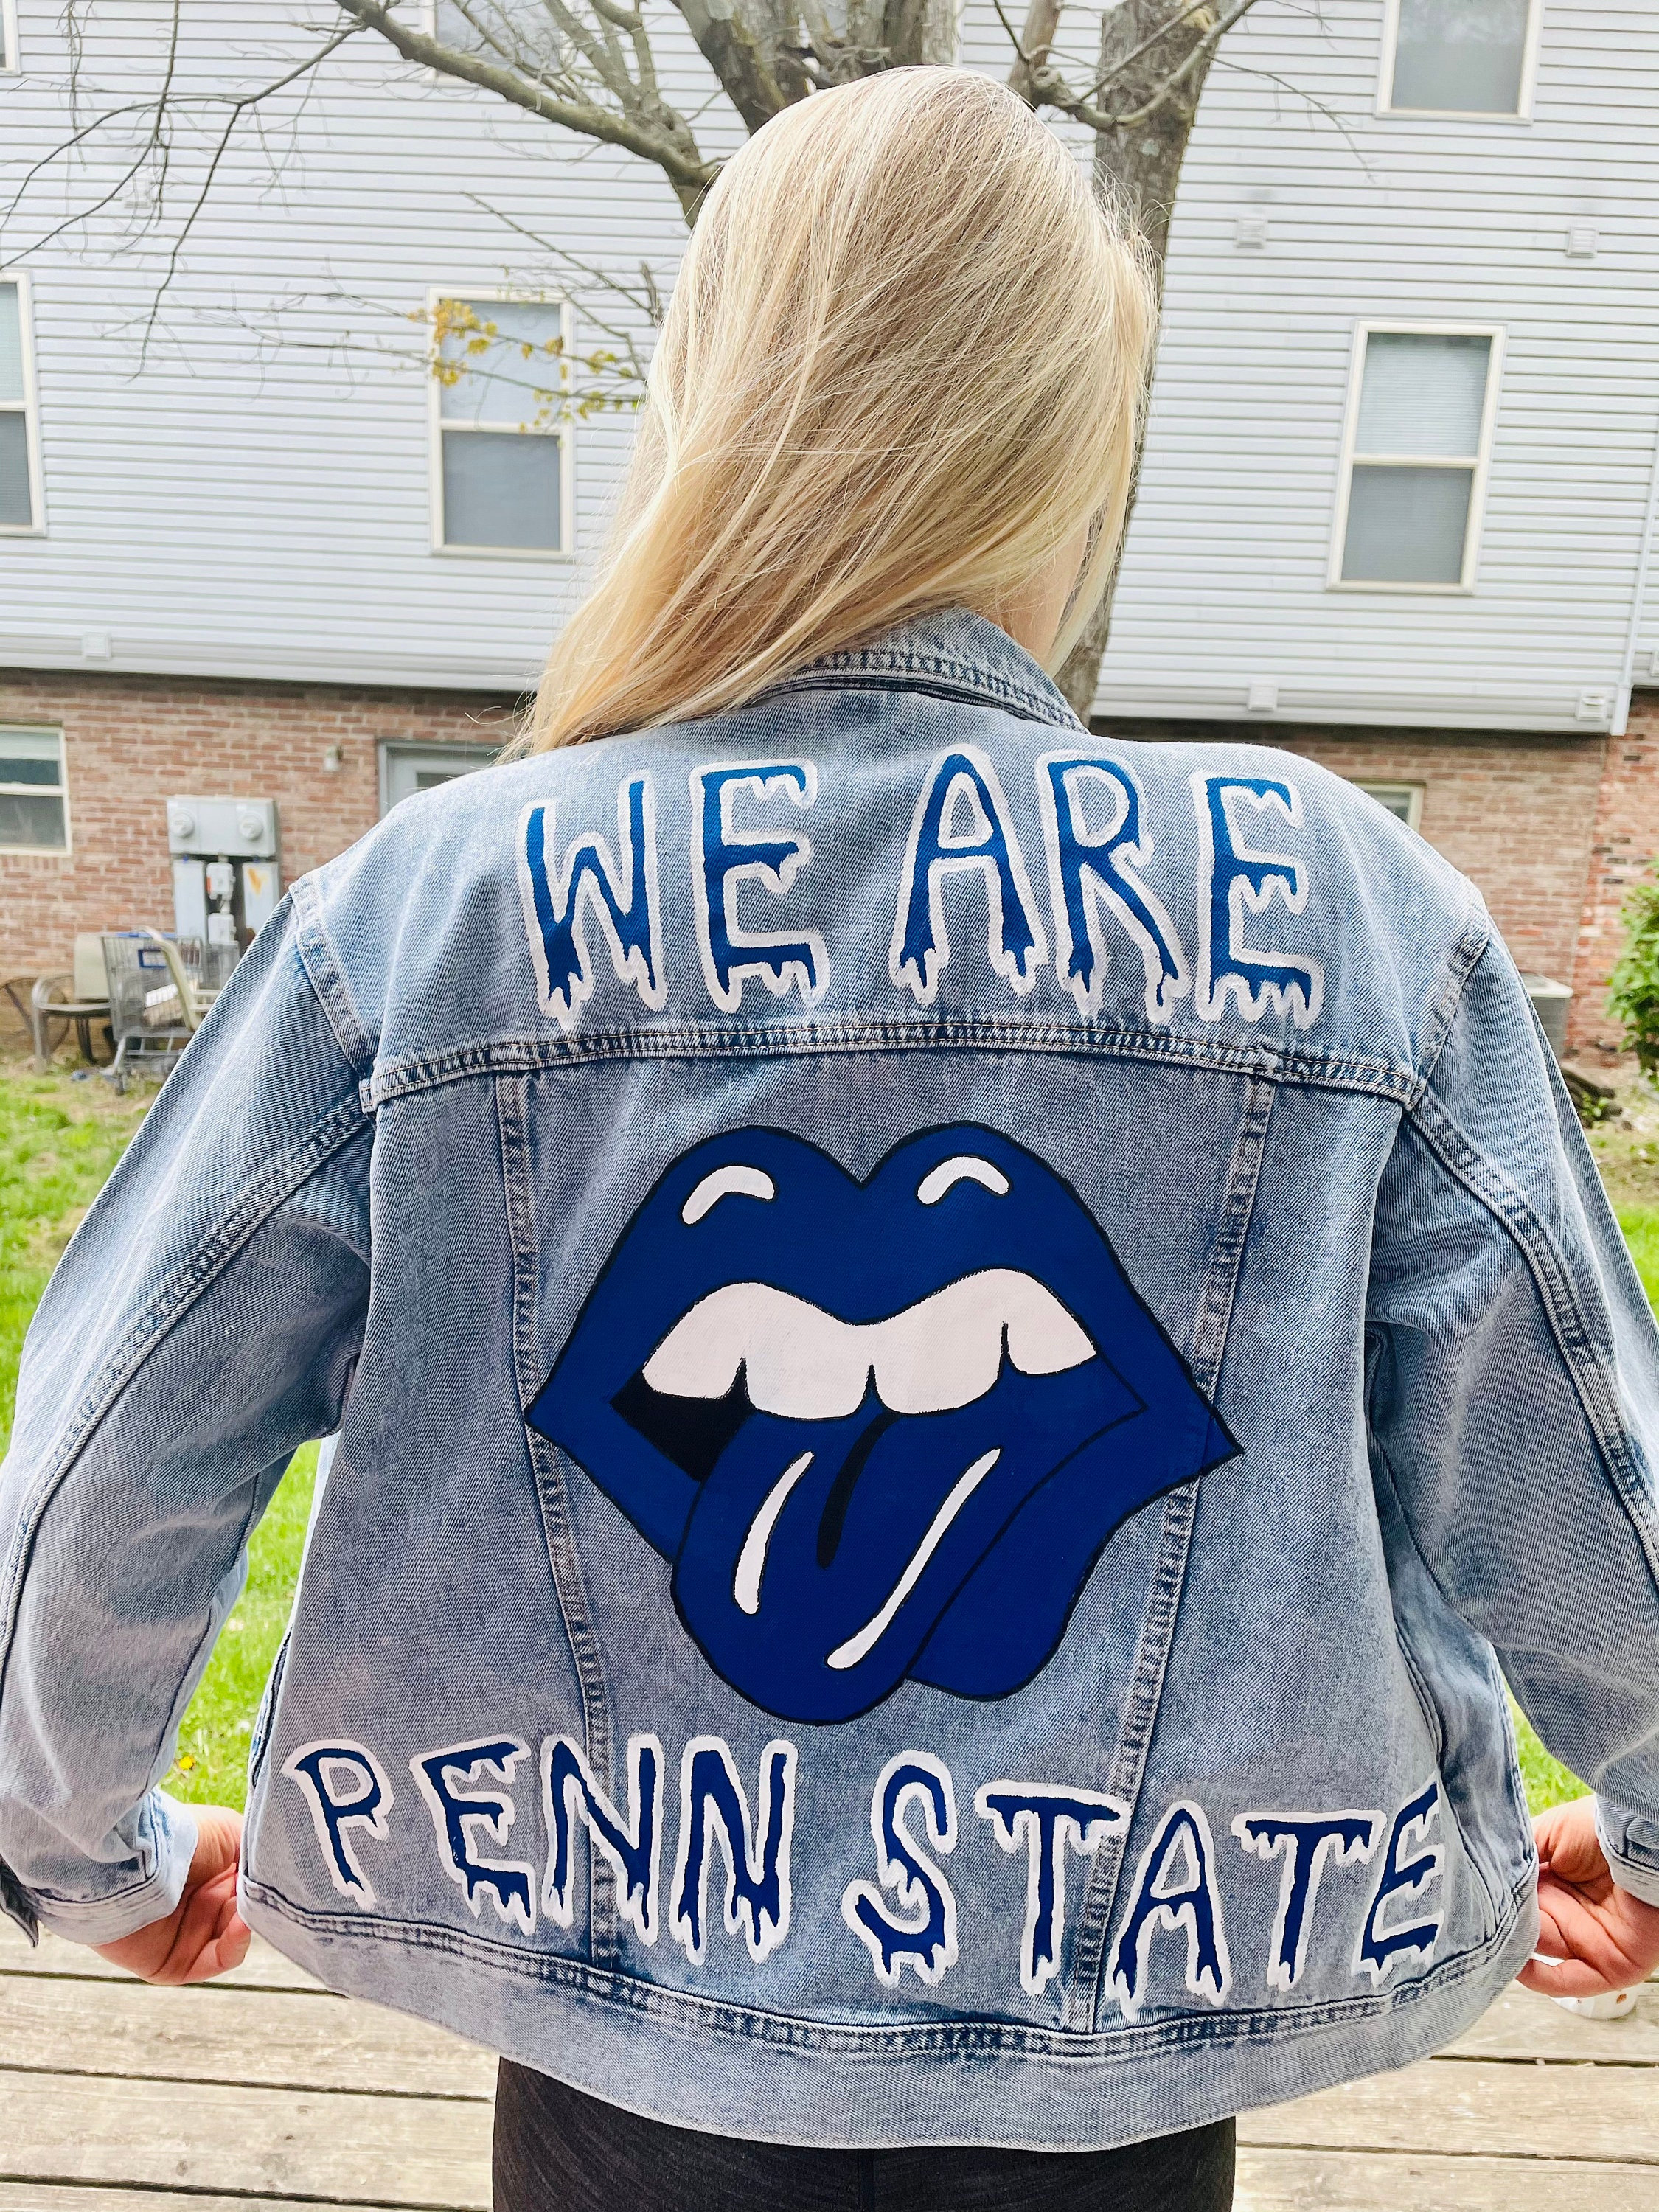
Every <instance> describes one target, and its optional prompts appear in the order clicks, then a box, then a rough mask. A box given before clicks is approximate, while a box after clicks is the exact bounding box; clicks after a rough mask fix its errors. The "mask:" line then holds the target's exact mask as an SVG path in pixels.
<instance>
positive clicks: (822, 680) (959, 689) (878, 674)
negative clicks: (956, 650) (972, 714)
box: [754, 663, 1089, 738]
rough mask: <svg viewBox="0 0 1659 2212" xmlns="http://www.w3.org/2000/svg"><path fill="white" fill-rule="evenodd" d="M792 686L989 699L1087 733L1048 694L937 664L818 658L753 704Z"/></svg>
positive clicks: (981, 702) (977, 702)
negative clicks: (860, 664) (874, 664)
mask: <svg viewBox="0 0 1659 2212" xmlns="http://www.w3.org/2000/svg"><path fill="white" fill-rule="evenodd" d="M919 679H920V680H919ZM930 679H931V680H930ZM792 691H910V692H921V694H923V695H924V696H927V697H931V698H935V699H948V700H949V701H950V702H951V704H952V705H958V704H961V703H963V702H966V703H968V704H969V705H972V706H981V707H982V706H985V705H987V704H990V705H994V706H995V707H997V708H1000V709H1001V710H1002V711H1003V712H1004V713H1008V714H1019V715H1020V716H1021V717H1022V718H1023V719H1024V720H1026V721H1031V722H1041V723H1042V724H1043V726H1045V727H1046V728H1048V729H1056V730H1075V731H1076V732H1078V734H1079V737H1085V738H1086V737H1087V736H1088V734H1089V732H1087V730H1086V729H1085V727H1084V726H1083V724H1082V723H1081V722H1080V721H1079V720H1078V718H1077V716H1076V715H1075V714H1073V712H1072V711H1071V709H1070V708H1069V707H1067V708H1065V709H1064V711H1063V712H1059V713H1057V712H1056V711H1055V709H1054V706H1053V704H1052V703H1051V702H1049V701H1048V700H1047V699H1044V698H1042V697H1041V696H1039V695H1038V694H1036V692H1032V691H1025V690H1021V689H1020V687H1019V686H1018V684H1007V683H1005V682H1003V681H1002V680H1001V679H1000V678H996V677H988V678H982V679H981V680H978V681H976V680H975V675H974V672H973V671H970V670H969V671H960V672H955V671H951V670H949V669H947V668H945V666H943V665H939V664H934V665H933V667H932V668H930V669H928V670H926V671H923V670H920V669H917V670H908V669H896V670H892V671H887V670H883V669H878V668H870V669H863V670H854V669H850V668H849V669H846V670H844V671H837V670H836V668H835V666H834V665H833V664H831V663H822V664H820V665H819V666H818V667H817V668H815V669H812V670H810V671H809V670H803V671H802V672H801V673H800V675H799V676H791V677H787V678H785V680H784V681H783V682H782V683H781V684H775V685H774V686H773V687H772V689H771V690H769V691H767V692H764V693H763V694H762V696H761V697H760V698H759V699H757V700H756V701H755V702H754V704H755V705H756V706H760V705H762V704H763V703H764V702H765V701H767V700H770V699H775V698H777V697H779V696H781V695H783V694H787V693H788V692H792Z"/></svg>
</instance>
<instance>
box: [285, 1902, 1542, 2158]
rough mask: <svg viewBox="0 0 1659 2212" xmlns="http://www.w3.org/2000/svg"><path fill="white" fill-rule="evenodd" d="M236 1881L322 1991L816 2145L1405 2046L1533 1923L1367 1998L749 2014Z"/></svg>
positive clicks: (1446, 2023) (1501, 1966)
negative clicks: (1036, 2020)
mask: <svg viewBox="0 0 1659 2212" xmlns="http://www.w3.org/2000/svg"><path fill="white" fill-rule="evenodd" d="M243 1895H244V1899H245V1908H246V1917H247V1918H248V1920H249V1923H250V1924H251V1925H252V1926H253V1927H254V1928H255V1929H258V1932H259V1933H260V1934H262V1935H263V1936H265V1937H266V1938H267V1940H268V1941H270V1942H272V1943H273V1944H274V1945H275V1946H276V1948H277V1949H279V1950H280V1951H282V1952H283V1953H284V1954H285V1955H286V1956H288V1957H289V1958H290V1959H292V1960H295V1962H296V1963H297V1964H299V1965H301V1966H305V1967H307V1968H308V1969H309V1970H310V1972H313V1973H314V1974H316V1975H317V1976H318V1977H319V1979H320V1980H322V1981H324V1982H325V1983H326V1984H328V1985H329V1986H330V1987H331V1988H333V1989H337V1990H341V1991H343V1992H344V1993H345V1994H347V1995H350V1996H362V1997H368V1998H369V1999H372V2000H373V2001H374V2002H376V2003H380V2004H385V2005H389V2006H391V2007H392V2008H393V2009H395V2010H398V2011H401V2012H405V2013H411V2014H413V2015H416V2017H420V2018H424V2019H428V2020H432V2021H437V2022H439V2023H440V2024H441V2025H442V2026H444V2027H448V2028H450V2029H451V2030H453V2032H454V2033H458V2034H459V2035H463V2036H465V2037H467V2038H469V2039H471V2041H473V2042H475V2043H477V2044H481V2045H484V2046H485V2047H486V2048H488V2049H490V2050H494V2051H499V2052H501V2054H502V2055H503V2056H504V2057H508V2058H511V2059H513V2060H514V2061H516V2062H517V2063H520V2064H523V2065H527V2066H532V2067H535V2068H537V2069H539V2070H540V2071H542V2072H544V2073H547V2074H551V2075H555V2076H556V2078H557V2079H559V2080H560V2081H566V2082H568V2083H569V2084H570V2085H571V2086H572V2087H575V2088H578V2089H581V2090H584V2091H585V2092H586V2093H588V2094H590V2095H592V2096H597V2097H600V2098H603V2099H605V2100H607V2101H608V2102H610V2103H611V2104H615V2105H620V2106H623V2107H624V2108H625V2109H627V2110H629V2111H630V2112H638V2113H640V2114H641V2115H642V2116H643V2117H645V2118H649V2119H655V2120H661V2121H664V2122H666V2123H668V2124H671V2125H673V2126H677V2127H687V2128H696V2129H701V2130H705V2131H707V2132H710V2133H715V2134H723V2135H734V2136H745V2137H749V2138H750V2139H753V2140H757V2141H760V2142H785V2143H797V2144H806V2145H811V2146H814V2147H817V2148H826V2149H828V2148H842V2149H861V2150H870V2149H883V2148H896V2147H901V2146H905V2145H918V2144H937V2145H945V2144H969V2145H978V2146H982V2147H986V2148H990V2147H1001V2148H1015V2149H1032V2150H1084V2149H1106V2148H1112V2147H1114V2146H1115V2145H1118V2144H1121V2143H1127V2142H1137V2141H1139V2140H1141V2139H1142V2138H1144V2137H1146V2136H1152V2135H1158V2134H1164V2133H1167V2132H1171V2131H1174V2130H1181V2129H1185V2128H1190V2127H1198V2126H1201V2125H1204V2124H1206V2123H1207V2122H1209V2121H1211V2120H1215V2119H1221V2118H1225V2117H1227V2116H1228V2115H1229V2114H1231V2113H1233V2112H1240V2111H1243V2110H1244V2109H1246V2108H1247V2107H1250V2106H1260V2105H1272V2104H1278V2103H1280V2102H1282V2101H1284V2100H1286V2099H1289V2098H1292V2097H1298V2096H1303V2095H1305V2094H1307V2093H1309V2092H1310V2091H1311V2090H1315V2089H1320V2088H1325V2087H1330V2086H1331V2085H1333V2084H1334V2083H1336V2082H1339V2081H1350V2080H1352V2079H1354V2078H1356V2077H1357V2076H1358V2075H1364V2074H1371V2073H1377V2072H1381V2071H1383V2070H1386V2069H1389V2068H1392V2067H1397V2066H1405V2065H1409V2064H1411V2063H1413V2061H1414V2060H1416V2059H1418V2058H1420V2057H1425V2056H1427V2055H1428V2054H1429V2053H1430V2052H1431V2051H1436V2050H1437V2049H1439V2048H1440V2047H1441V2046H1442V2045H1443V2044H1445V2043H1448V2042H1449V2041H1451V2040H1452V2039H1454V2038H1455V2036H1457V2035H1458V2034H1460V2033H1462V2030H1463V2029H1464V2028H1466V2027H1468V2026H1469V2025H1470V2024H1471V2023H1472V2022H1473V2021H1475V2020H1477V2019H1478V2018H1479V2017H1480V2015H1481V2014H1482V2013H1483V2012H1484V2011H1485V2010H1486V2008H1487V2006H1488V2005H1489V2004H1491V2003H1492V2001H1493V1999H1494V1998H1495V1997H1496V1996H1498V1993H1499V1991H1500V1990H1502V1989H1503V1988H1504V1986H1505V1984H1507V1983H1508V1982H1509V1981H1510V1980H1511V1979H1512V1978H1513V1977H1514V1975H1515V1974H1516V1972H1518V1971H1519V1969H1520V1968H1521V1966H1523V1965H1524V1964H1525V1962H1526V1960H1527V1958H1528V1955H1529V1954H1530V1952H1531V1949H1532V1945H1533V1940H1534V1916H1533V1913H1532V1911H1531V1909H1530V1898H1529V1896H1528V1898H1527V1899H1525V1900H1524V1901H1523V1900H1522V1899H1521V1898H1520V1897H1518V1896H1517V1897H1514V1898H1511V1899H1510V1913H1509V1915H1508V1916H1507V1917H1506V1918H1505V1920H1504V1923H1503V1925H1502V1926H1501V1927H1500V1928H1499V1929H1498V1931H1497V1932H1496V1933H1495V1934H1494V1935H1493V1936H1492V1937H1490V1938H1489V1939H1488V1941H1487V1942H1485V1943H1484V1944H1482V1945H1480V1947H1478V1948H1475V1949H1473V1950H1469V1951H1465V1952H1462V1953H1459V1954H1456V1955H1455V1956H1454V1957H1452V1958H1449V1959H1447V1960H1443V1962H1442V1963H1441V1964H1440V1965H1439V1966H1435V1967H1433V1968H1431V1970H1430V1971H1429V1972H1427V1973H1425V1974H1424V1975H1422V1976H1420V1977H1419V1978H1417V1979H1415V1980H1413V1981H1411V1982H1408V1983H1406V1984H1402V1985H1401V1987H1399V1988H1398V1989H1395V1990H1392V1991H1385V1992H1382V1993H1380V1994H1379V1995H1377V1996H1356V1997H1353V1998H1343V1999H1338V2000H1335V2001H1334V2002H1327V2003H1322V2004H1309V2005H1304V2006H1299V2007H1294V2008H1290V2007H1284V2006H1265V2005H1264V2006H1262V2007H1261V2008H1257V2009H1254V2010H1239V2011H1230V2010H1221V2011H1218V2012H1216V2013H1214V2014H1213V2015H1205V2016H1202V2017H1200V2016H1198V2015H1194V2014H1184V2015H1181V2016H1179V2017H1177V2018H1175V2019H1171V2020H1168V2021H1163V2022H1160V2023H1156V2024H1148V2025H1145V2026H1136V2027H1129V2026H1124V2027H1117V2028H1115V2029H1110V2030H1106V2031H1103V2032H1095V2033H1067V2032H1066V2031H1064V2030H1062V2029H1058V2028H1048V2027H1036V2026H1031V2025H1026V2024H1022V2023H1019V2022H1015V2021H996V2020H987V2019H976V2020H957V2021H949V2020H941V2021H923V2022H918V2023H916V2024H915V2025H910V2026H906V2027H882V2026H879V2025H878V2024H869V2025H859V2024H854V2023H847V2024H840V2023H826V2022H821V2021H811V2020H805V2019H801V2018H798V2017H794V2016H791V2015H784V2014H777V2013H766V2012H761V2011H758V2010H757V2009H753V2008H747V2007H744V2006H741V2005H737V2004H732V2003H730V2002H720V2001H719V2000H716V1999H713V1998H706V1997H702V1996H696V1995H692V1994H690V1993H687V1992H684V1991H680V1990H665V1989H662V1988H660V1987H659V1986H657V1985H655V1984H651V1983H647V1982H645V1981H641V1980H640V1979H638V1978H635V1977H634V1976H632V1975H629V1974H626V1973H620V1972H604V1971H602V1970H600V1969H598V1968H594V1967H592V1966H588V1965H587V1964H586V1962H585V1961H583V1960H579V1959H573V1958H568V1957H549V1956H545V1955H543V1956H534V1957H532V1956H530V1955H527V1954H525V1953H524V1952H523V1951H521V1950H520V1949H518V1948H516V1947H514V1946H513V1945H510V1944H507V1943H497V1942H492V1941H490V1940H489V1938H486V1937H483V1936H470V1935H467V1934H465V1933H464V1932H462V1931H459V1930H455V1929H444V1928H437V1927H433V1926H428V1925H425V1924H422V1923H409V1922H393V1921H388V1920H386V1919H383V1918H381V1917H379V1916H376V1917H375V1918H374V1920H366V1919H365V1918H364V1917H362V1915H360V1914H356V1913H348V1912H326V1911H324V1912H319V1911H310V1910H308V1909H307V1908H305V1907H302V1906H300V1905H295V1904H294V1903H293V1902H292V1901H291V1900H289V1899H288V1898H286V1897H284V1896H283V1894H282V1893H281V1892H280V1891H277V1890H276V1889H274V1888H272V1887H270V1885H268V1884H265V1883H263V1882H260V1881H250V1880H248V1879H247V1878H246V1876H245V1877H244V1881H243ZM411 1952H413V1953H415V1954H424V1958H423V1959H422V1963H421V1964H420V1965H418V1966H417V1965H416V1964H415V1962H414V1961H412V1960H411V1957H410V1954H411ZM425 1960H430V1961H431V1962H432V1964H433V1965H434V1966H435V1965H436V1963H437V1961H438V1960H441V1961H442V1970H441V1972H433V1971H431V1969H430V1967H428V1966H426V1964H425ZM416 1992H418V1998H417V1999H416V2001H411V2000H412V1998H416Z"/></svg>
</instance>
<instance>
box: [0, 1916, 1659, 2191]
mask: <svg viewBox="0 0 1659 2212" xmlns="http://www.w3.org/2000/svg"><path fill="white" fill-rule="evenodd" d="M494 2071H495V2066H494V2061H493V2060H492V2059H490V2058H489V2057H487V2056H486V2055H485V2053H483V2051H476V2050H474V2049H473V2048H472V2047H471V2045H467V2044H464V2043H459V2042H457V2041H456V2040H455V2039H453V2037H451V2036H447V2035H445V2034H443V2033H441V2032H440V2031H439V2030H437V2029H435V2028H429V2027H422V2026H420V2025H418V2024H416V2023H415V2022H412V2021H405V2020H403V2019H401V2018H399V2017H398V2015H395V2014H392V2013H388V2012H383V2011H381V2010H380V2009H379V2008H377V2007H375V2006H372V2005H366V2004H358V2003H354V2002H348V2001H347V2000H346V1999H345V1998H343V1997H337V1996H331V1995H330V1994H329V1993H328V1992H327V1991H325V1990H320V1989H319V1988H318V1986H317V1985H316V1984H315V1983H313V1982H312V1981H310V1980H309V1979H308V1978H307V1977H306V1976H305V1975H303V1974H301V1972H299V1970H298V1969H297V1968H296V1967H294V1966H289V1963H288V1962H287V1960H284V1959H282V1958H279V1957H278V1956H277V1954H276V1953H275V1952H274V1951H272V1950H270V1949H269V1948H267V1947H265V1946H264V1945H263V1944H256V1946H255V1950H254V1954H253V1955H252V1957H251V1958H250V1959H249V1960H248V1962H247V1964H246V1966H242V1967H240V1968H239V1969H238V1971H237V1972H235V1973H234V1974H229V1975H227V1976H225V1977H224V1978H222V1979H221V1980H220V1981H217V1982H214V1983H210V1984H207V1985H206V1986H205V1987H203V1988H199V1989H191V1990H153V1989H147V1988H145V1987H144V1986H143V1984H140V1983H137V1982H134V1981H131V1980H130V1979H128V1978H126V1977H125V1975H121V1974H118V1973H117V1972H116V1971H115V1969H114V1968H113V1967H111V1966H106V1965H105V1964H104V1963H103V1961H102V1960H100V1959H98V1958H95V1957H94V1955H93V1954H92V1953H91V1952H89V1951H85V1950H82V1949H80V1948H77V1947H76V1946H73V1945H70V1944H67V1943H60V1942H53V1941H52V1939H51V1938H46V1939H45V1940H44V1941H43V1942H42V1943H41V1946H40V1949H39V1950H38V1951H33V1950H31V1949H30V1948H29V1947H28V1946H27V1943H25V1942H24V1941H23V1939H22V1937H21V1936H20V1935H19V1934H18V1933H17V1931H16V1929H14V1928H13V1927H12V1926H11V1924H10V1923H9V1922H7V1921H5V1920H3V1919H0V2212H139V2208H141V2207H143V2208H144V2212H281V2208H283V2207H284V2206H290V2205H294V2206H297V2205H300V2204H305V2205H308V2206H311V2207H313V2208H317V2207H319V2206H320V2207H323V2208H325V2212H368V2208H387V2207H397V2208H399V2212H402V2208H419V2212H484V2208H487V2207H488V2205H489V2113H490V2095H491V2089H492V2086H493V2081H494ZM1240 2135H1241V2137H1242V2139H1243V2144H1244V2148H1243V2150H1242V2151H1241V2154H1240V2160H1239V2191H1238V2205H1239V2212H1384V2208H1386V2212H1397V2207H1398V2206H1399V2205H1400V2203H1401V2202H1402V2196H1401V2192H1402V2191H1409V2192H1410V2200H1411V2201H1412V2202H1413V2203H1417V2204H1420V2205H1424V2206H1426V2207H1430V2208H1432V2212H1488V2208H1491V2212H1497V2208H1499V2207H1501V2208H1503V2212H1545V2208H1548V2212H1564V2208H1570V2207H1572V2206H1574V2205H1576V2204H1583V2205H1584V2206H1586V2207H1594V2208H1595V2212H1656V2208H1659V1983H1655V1984H1649V1986H1648V1987H1647V1989H1646V1990H1644V1992H1643V1994H1642V1999H1641V2003H1640V2006H1639V2008H1638V2012H1637V2013H1636V2014H1635V2015H1632V2017H1631V2018H1629V2019H1626V2020H1623V2021H1607V2022H1601V2021H1585V2020H1580V2019H1578V2018H1577V2017H1575V2016H1574V2015H1571V2014H1568V2013H1564V2012H1562V2011H1561V2010H1560V2009H1559V2007H1557V2006H1554V2005H1552V2004H1550V2003H1548V2002H1547V2001H1546V2000H1544V1999H1543V1998H1541V1997H1534V1996H1528V1994H1527V1993H1526V1992H1525V1991H1523V1990H1510V1991H1509V1993H1508V1994H1507V1995H1506V1996H1504V1997H1503V1998H1502V1999H1501V2000H1500V2001H1499V2002H1498V2004H1497V2005H1495V2006H1494V2007H1493V2008H1492V2011H1491V2012H1490V2013H1488V2014H1487V2015H1486V2019H1485V2020H1484V2021H1481V2022H1480V2026H1479V2027H1476V2028H1475V2029H1474V2031H1473V2032H1472V2033H1470V2034H1469V2035H1468V2036H1466V2037H1465V2038H1464V2039H1463V2040H1462V2042H1461V2043H1460V2044H1457V2045H1455V2047H1454V2048H1453V2049H1452V2050H1450V2051H1446V2052H1444V2053H1443V2054H1442V2056H1441V2057H1438V2058H1434V2059H1430V2060H1428V2061H1427V2062H1426V2063H1424V2064H1422V2065H1419V2066H1414V2067H1412V2068H1410V2069H1408V2070H1407V2071H1406V2072H1404V2073H1400V2074H1389V2075H1379V2076H1377V2077H1376V2078H1374V2079H1372V2080H1370V2081H1358V2082H1355V2083H1352V2084H1351V2085H1350V2086H1349V2087H1346V2088H1342V2089H1333V2090H1329V2091H1327V2092H1326V2093H1323V2094H1322V2095H1320V2096H1316V2097H1310V2098H1307V2099H1305V2100H1303V2101H1302V2102H1301V2103H1300V2104H1296V2105H1286V2106H1279V2107H1278V2108H1277V2109H1276V2110H1273V2111H1271V2112H1256V2113H1252V2114H1251V2115H1250V2116H1249V2118H1248V2119H1247V2120H1245V2121H1243V2122H1241V2124H1240Z"/></svg>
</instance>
